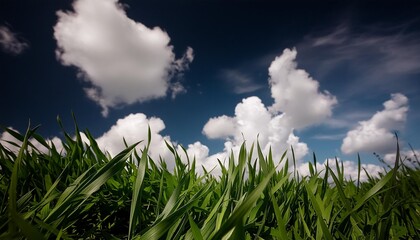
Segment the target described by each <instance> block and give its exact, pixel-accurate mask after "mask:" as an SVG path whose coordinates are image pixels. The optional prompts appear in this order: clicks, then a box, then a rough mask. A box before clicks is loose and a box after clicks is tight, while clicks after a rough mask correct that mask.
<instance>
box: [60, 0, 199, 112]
mask: <svg viewBox="0 0 420 240" xmlns="http://www.w3.org/2000/svg"><path fill="white" fill-rule="evenodd" d="M73 8H74V12H63V11H58V12H57V15H58V22H57V24H56V25H55V26H54V37H55V39H56V40H57V45H58V48H57V51H56V52H57V57H58V58H59V59H60V61H61V63H62V64H64V65H66V66H70V65H72V66H76V67H77V68H78V69H79V71H80V73H79V76H82V77H83V78H84V79H85V80H86V81H88V82H89V84H90V86H89V87H87V88H85V91H86V94H87V96H88V97H89V98H90V99H92V100H94V101H95V102H96V103H98V104H99V105H100V106H101V107H102V109H103V111H102V114H103V115H104V116H106V115H107V114H108V110H109V108H110V107H118V106H121V105H125V104H132V103H135V102H144V101H147V100H151V99H156V98H160V97H164V96H166V94H167V92H169V91H172V93H173V96H174V95H176V94H177V93H181V92H184V91H185V89H184V88H183V86H182V85H181V84H180V83H179V82H171V79H172V78H173V77H174V75H176V74H178V73H182V72H183V71H185V70H187V69H188V64H189V63H190V62H191V61H192V60H193V58H194V54H193V50H192V48H188V49H187V51H186V53H185V54H184V56H183V57H182V58H180V59H175V54H174V53H173V47H172V46H171V45H169V42H170V38H169V36H168V34H167V33H166V32H164V31H163V30H162V29H160V28H159V27H154V28H152V29H150V28H148V27H146V26H145V25H143V24H142V23H139V22H135V21H134V20H132V19H130V18H128V17H127V15H126V13H125V11H124V9H123V6H122V5H121V4H120V3H118V0H76V1H75V2H74V3H73Z"/></svg>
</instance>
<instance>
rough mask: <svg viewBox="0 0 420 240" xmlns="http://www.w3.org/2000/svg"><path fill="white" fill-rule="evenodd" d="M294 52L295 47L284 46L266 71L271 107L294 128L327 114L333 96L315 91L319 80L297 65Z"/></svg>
mask: <svg viewBox="0 0 420 240" xmlns="http://www.w3.org/2000/svg"><path fill="white" fill-rule="evenodd" d="M296 55H297V52H296V49H293V50H290V49H285V50H284V51H283V54H282V55H280V56H279V57H276V59H275V60H274V61H273V62H272V63H271V66H270V68H269V69H268V72H269V75H270V79H269V82H270V86H271V96H272V97H273V99H274V104H273V106H272V107H271V110H272V111H275V112H284V113H286V114H285V116H284V117H285V118H286V121H288V122H289V124H291V125H293V127H294V128H296V129H298V128H304V127H307V126H311V125H314V124H319V123H321V122H322V121H323V120H325V119H326V118H328V117H330V116H331V114H332V108H333V106H334V105H335V104H336V103H337V99H336V98H335V96H332V95H331V94H330V93H329V92H327V91H325V92H322V93H321V92H319V83H318V82H317V81H316V80H314V79H312V78H311V77H310V76H309V74H308V73H307V72H306V71H305V70H303V69H298V68H297V63H296V61H295V59H296Z"/></svg>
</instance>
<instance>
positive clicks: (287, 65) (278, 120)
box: [203, 49, 337, 167]
mask: <svg viewBox="0 0 420 240" xmlns="http://www.w3.org/2000/svg"><path fill="white" fill-rule="evenodd" d="M296 54H297V52H296V50H290V49H285V50H284V51H283V54H282V55H280V56H279V57H276V59H275V60H274V61H273V62H272V63H271V66H270V68H269V70H268V71H269V75H270V79H269V83H270V87H271V93H272V97H273V99H274V104H273V105H272V106H271V107H266V106H265V105H264V104H263V103H262V101H261V99H260V98H258V97H255V96H253V97H248V98H245V99H243V100H242V102H241V103H239V104H238V105H237V106H236V108H235V116H232V117H229V116H225V115H223V116H220V117H215V118H211V119H210V120H209V121H208V122H207V123H206V124H205V126H204V128H203V133H204V134H205V135H206V136H207V137H208V138H221V139H226V142H225V148H224V151H223V152H220V153H217V154H215V155H213V156H210V157H209V158H208V159H207V160H206V161H205V166H207V167H209V166H215V165H217V161H216V160H217V159H218V158H219V159H220V160H222V161H223V160H224V159H226V158H227V157H228V156H229V154H228V153H230V151H231V150H233V152H234V154H237V153H238V152H239V149H240V146H241V144H242V143H243V141H244V140H246V143H247V146H248V147H250V146H251V144H252V143H254V142H256V140H257V136H258V142H259V143H260V145H261V148H262V150H263V151H264V152H265V153H266V154H267V153H268V151H269V149H270V147H272V152H273V157H274V160H275V161H276V162H278V161H279V160H280V157H281V155H282V154H283V153H284V151H285V150H290V147H291V146H292V147H293V149H294V152H295V157H296V159H297V161H298V163H299V161H300V160H301V159H302V158H303V157H304V156H305V155H306V154H307V153H308V146H307V144H306V143H303V142H300V141H299V137H297V136H296V135H295V134H294V129H299V128H303V127H308V126H312V125H315V124H319V123H320V122H321V121H323V120H325V119H326V118H328V117H329V116H331V113H332V108H333V106H334V105H335V104H336V103H337V100H336V98H335V97H334V96H332V95H331V94H329V93H328V92H324V93H321V92H319V90H318V89H319V83H318V82H317V81H316V80H314V79H312V78H310V77H309V75H308V73H306V72H305V71H304V70H302V69H297V64H296V62H295V58H296ZM289 158H290V151H289Z"/></svg>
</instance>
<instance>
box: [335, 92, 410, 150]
mask: <svg viewBox="0 0 420 240" xmlns="http://www.w3.org/2000/svg"><path fill="white" fill-rule="evenodd" d="M383 105H384V109H383V110H382V111H380V112H377V113H375V114H374V115H373V116H372V117H371V118H370V119H369V120H366V121H360V122H359V125H358V126H357V127H356V128H354V129H352V130H350V131H349V132H348V133H347V135H346V137H345V138H344V140H343V144H342V145H341V151H342V152H343V153H345V154H350V153H356V152H362V151H365V152H378V153H389V152H392V151H393V150H394V149H395V144H396V140H395V137H394V134H393V131H394V130H399V129H402V128H403V126H404V124H405V122H406V117H407V111H408V99H407V97H406V96H404V95H403V94H401V93H396V94H391V99H390V100H388V101H386V102H384V104H383Z"/></svg>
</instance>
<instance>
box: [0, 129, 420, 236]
mask: <svg viewBox="0 0 420 240" xmlns="http://www.w3.org/2000/svg"><path fill="white" fill-rule="evenodd" d="M59 123H60V126H61V127H62V124H61V122H60V121H59ZM36 129H37V128H33V129H32V128H30V127H28V131H27V132H26V134H25V135H21V134H19V133H17V132H15V131H13V130H12V129H5V130H6V131H7V132H9V133H10V134H11V135H13V136H14V137H15V138H16V141H15V142H16V143H18V142H19V143H20V144H17V145H19V147H20V151H19V152H18V153H16V152H13V151H10V150H9V149H7V148H5V147H4V145H1V144H0V167H1V171H0V239H25V238H27V239H43V238H45V239H75V238H77V239H93V238H99V239H419V238H420V189H419V188H420V187H419V183H420V165H419V162H418V160H417V159H412V160H411V161H412V163H410V166H411V167H407V166H406V164H405V163H404V161H402V158H401V156H400V155H399V148H398V147H397V149H396V152H397V157H396V162H395V166H393V167H392V168H389V169H387V170H386V172H384V173H382V174H380V176H379V177H378V178H373V177H369V179H368V181H366V182H359V180H358V179H357V180H356V181H350V180H346V179H345V178H344V171H345V169H343V167H342V166H341V167H340V165H339V164H336V165H337V166H338V167H337V169H334V171H333V169H330V167H329V166H327V167H326V170H325V172H322V173H321V172H318V171H317V169H316V168H314V166H316V158H315V156H314V164H312V163H310V164H309V170H310V176H305V177H302V176H299V175H297V174H296V173H293V172H292V173H290V172H289V171H288V166H289V160H288V159H286V154H284V155H283V157H282V159H281V160H280V161H281V162H282V163H283V165H284V167H283V168H282V169H277V168H276V166H275V162H278V161H274V159H272V155H271V154H268V155H267V156H264V155H263V153H262V152H261V149H260V146H259V145H258V143H257V145H256V146H255V147H254V146H252V148H251V149H246V147H245V145H243V146H242V147H241V150H240V153H239V154H238V156H234V155H233V154H232V155H231V157H230V158H229V160H228V166H226V167H225V166H223V165H221V166H220V167H221V169H222V174H221V176H220V177H215V176H213V175H211V174H210V173H208V172H209V169H205V170H204V172H205V174H202V175H199V174H197V173H196V172H195V169H196V166H195V165H196V163H195V160H194V159H185V160H186V161H183V160H181V159H182V158H184V156H185V158H188V157H187V156H186V154H185V152H181V153H180V152H177V151H176V149H177V148H176V147H175V146H172V145H171V144H169V143H168V144H167V147H168V148H169V150H170V151H171V152H172V153H173V159H166V160H165V161H174V162H175V169H167V167H166V165H165V164H164V162H163V161H162V160H161V161H160V162H161V164H157V161H155V160H156V159H155V160H152V159H151V158H150V157H149V156H148V155H147V150H148V147H149V145H147V144H146V146H145V148H144V149H143V150H142V151H140V152H138V151H137V150H136V148H135V147H136V145H137V144H134V145H132V146H127V148H126V149H125V150H124V151H122V152H121V153H119V154H118V155H117V156H115V157H113V158H111V157H109V155H108V154H106V153H104V152H102V151H101V150H100V148H99V147H98V145H97V143H96V142H95V140H94V138H93V137H92V135H91V134H90V133H89V131H85V132H84V133H85V134H86V136H87V137H88V139H89V141H90V144H88V145H87V144H85V143H83V141H82V138H81V136H80V133H79V129H78V127H77V125H76V128H75V137H74V138H73V137H71V136H70V135H69V134H68V133H67V132H66V131H64V130H63V133H64V136H65V140H64V141H63V146H64V149H65V153H60V152H58V151H57V149H56V148H55V146H54V145H52V146H50V145H49V144H48V143H47V142H46V140H44V139H43V138H42V137H41V136H39V135H38V134H36ZM30 139H32V140H31V141H29V140H30ZM34 139H35V140H36V141H38V142H39V143H40V144H41V145H43V146H44V147H46V148H47V149H48V150H49V151H48V152H49V153H48V154H45V153H42V152H41V151H39V150H38V149H37V148H36V147H35V146H34V144H33V140H34ZM144 141H147V142H150V130H149V139H145V140H144ZM273 147H275V146H273ZM253 151H257V155H258V158H257V159H253V158H252V156H253V154H252V152H253ZM358 161H359V176H360V171H363V169H361V167H360V165H361V164H360V158H359V159H358ZM405 161H407V160H405ZM185 162H188V164H185ZM257 163H258V164H257ZM291 164H295V162H294V160H293V159H291ZM413 166H414V167H413ZM331 181H333V182H331Z"/></svg>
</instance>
